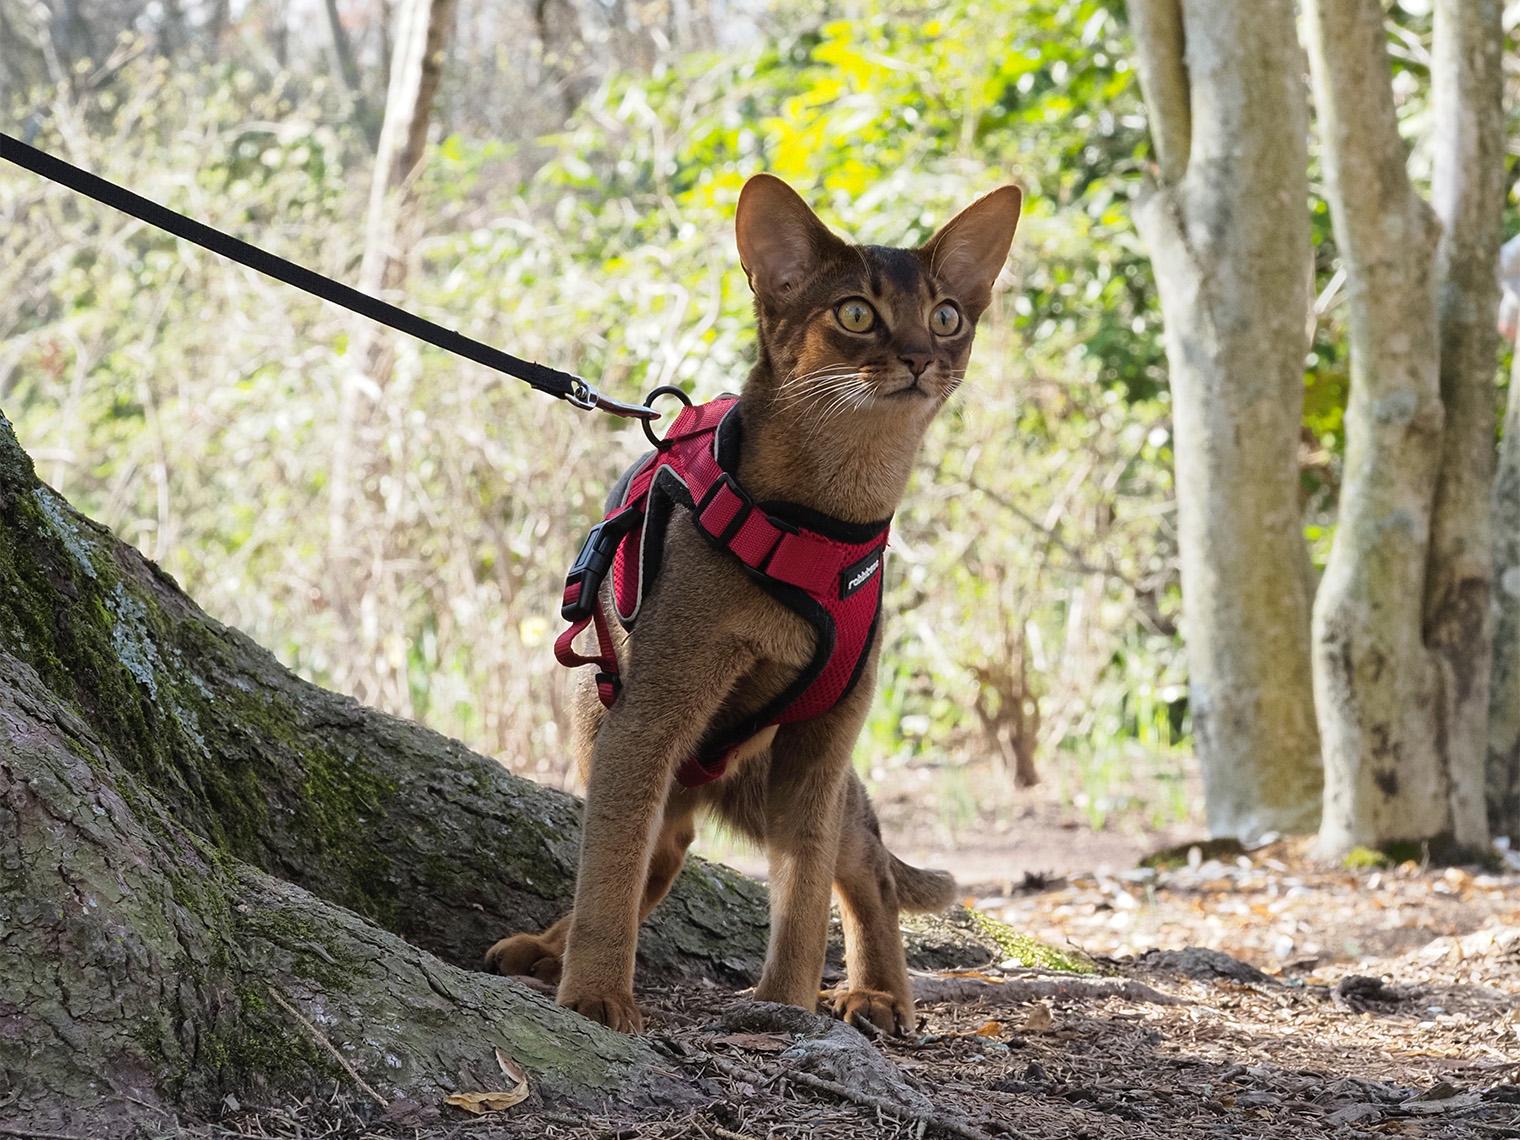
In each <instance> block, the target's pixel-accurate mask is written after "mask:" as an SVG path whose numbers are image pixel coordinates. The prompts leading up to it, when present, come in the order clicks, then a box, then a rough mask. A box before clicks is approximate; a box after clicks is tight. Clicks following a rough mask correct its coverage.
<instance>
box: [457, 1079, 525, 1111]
mask: <svg viewBox="0 0 1520 1140" xmlns="http://www.w3.org/2000/svg"><path fill="white" fill-rule="evenodd" d="M527 1099H528V1086H527V1083H526V1082H524V1083H523V1084H520V1085H518V1086H517V1087H516V1088H515V1089H513V1090H512V1091H511V1092H469V1093H454V1094H452V1095H451V1096H446V1097H444V1098H443V1103H444V1104H451V1105H453V1106H454V1107H455V1108H462V1109H464V1110H465V1111H466V1112H469V1113H473V1114H475V1115H476V1116H484V1115H485V1114H486V1113H488V1112H500V1111H502V1109H505V1108H511V1107H512V1106H513V1105H514V1104H520V1103H521V1102H522V1101H524V1100H527Z"/></svg>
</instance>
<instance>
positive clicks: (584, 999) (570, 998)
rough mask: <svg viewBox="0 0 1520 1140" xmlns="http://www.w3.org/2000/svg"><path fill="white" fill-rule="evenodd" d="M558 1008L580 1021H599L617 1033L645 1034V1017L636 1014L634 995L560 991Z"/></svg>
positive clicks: (637, 1007)
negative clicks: (572, 1012)
mask: <svg viewBox="0 0 1520 1140" xmlns="http://www.w3.org/2000/svg"><path fill="white" fill-rule="evenodd" d="M558 1001H559V1004H560V1005H562V1006H564V1007H565V1008H566V1009H573V1010H575V1012H576V1013H578V1014H580V1015H581V1016H582V1017H589V1018H590V1019H591V1020H592V1021H599V1022H601V1023H602V1024H603V1025H605V1026H606V1027H607V1028H608V1029H616V1030H617V1031H618V1032H619V1033H642V1032H644V1017H643V1015H642V1014H641V1013H639V1006H638V1002H636V1001H634V1000H633V991H632V990H625V991H610V992H607V991H601V990H595V989H587V988H580V987H576V988H567V987H565V986H563V985H562V986H560V988H559V998H558Z"/></svg>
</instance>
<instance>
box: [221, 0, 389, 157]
mask: <svg viewBox="0 0 1520 1140" xmlns="http://www.w3.org/2000/svg"><path fill="white" fill-rule="evenodd" d="M223 2H225V0H223ZM322 8H323V12H324V13H325V14H326V16H327V34H328V38H329V39H331V40H332V49H333V58H334V60H335V61H336V62H337V65H338V76H339V78H340V79H341V80H342V82H343V89H344V90H345V91H347V92H348V98H349V102H350V103H351V104H352V105H353V117H354V122H355V123H356V124H357V125H358V127H359V130H360V131H361V132H363V134H364V138H365V141H366V142H368V143H369V146H370V149H371V150H376V151H378V150H379V148H380V125H379V124H378V123H376V121H375V116H374V114H373V113H372V112H371V111H370V107H369V100H368V99H367V98H366V97H365V94H364V77H363V76H362V75H361V74H360V73H359V61H358V58H357V57H356V56H355V55H354V43H353V40H352V38H351V37H350V36H349V34H348V29H347V28H345V27H344V26H343V14H342V13H341V12H340V11H339V10H338V0H322Z"/></svg>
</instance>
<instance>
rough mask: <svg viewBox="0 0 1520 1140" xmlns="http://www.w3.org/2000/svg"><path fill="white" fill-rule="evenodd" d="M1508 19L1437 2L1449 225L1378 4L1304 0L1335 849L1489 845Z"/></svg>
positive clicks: (1462, 1)
mask: <svg viewBox="0 0 1520 1140" xmlns="http://www.w3.org/2000/svg"><path fill="white" fill-rule="evenodd" d="M1500 8H1501V5H1500V3H1499V2H1498V0H1442V2H1440V3H1438V4H1437V7H1436V37H1437V47H1436V52H1435V59H1436V62H1435V68H1436V71H1437V76H1436V80H1435V96H1436V123H1437V125H1436V134H1437V142H1438V150H1437V162H1438V167H1439V170H1438V173H1437V178H1436V187H1437V188H1436V195H1437V202H1438V205H1439V213H1440V217H1438V215H1437V212H1436V211H1433V210H1432V209H1431V208H1430V206H1428V205H1427V204H1426V203H1425V202H1424V200H1423V199H1421V198H1420V196H1419V194H1418V193H1417V192H1416V191H1415V189H1414V186H1413V184H1412V183H1411V181H1410V179H1409V176H1408V173H1407V170H1406V159H1407V155H1406V151H1405V147H1404V143H1403V140H1402V139H1401V138H1400V136H1399V132H1398V122H1397V118H1396V114H1395V109H1394V101H1393V89H1392V84H1391V70H1390V64H1389V59H1388V54H1387V49H1386V34H1387V33H1386V29H1385V26H1384V18H1383V11H1382V6H1381V4H1379V3H1378V0H1310V2H1309V4H1308V17H1309V18H1308V26H1309V30H1310V36H1309V45H1310V64H1311V72H1312V75H1313V80H1314V89H1315V99H1316V105H1317V108H1318V111H1319V122H1320V133H1321V137H1322V140H1323V153H1324V166H1325V171H1326V175H1327V182H1328V194H1329V199H1330V206H1331V214H1332V220H1333V223H1334V226H1335V233H1336V239H1337V244H1338V247H1339V251H1340V255H1341V258H1342V261H1343V263H1344V265H1345V269H1346V274H1347V281H1348V298H1349V310H1350V328H1351V334H1350V335H1351V395H1350V402H1349V406H1348V408H1347V411H1346V461H1345V476H1344V480H1343V484H1342V490H1341V499H1340V511H1339V522H1338V526H1337V531H1336V536H1335V541H1334V544H1333V547H1332V550H1331V555H1330V561H1329V565H1328V566H1327V568H1326V572H1325V577H1324V580H1323V581H1322V582H1321V584H1320V589H1319V595H1318V597H1317V598H1316V601H1315V609H1314V669H1315V673H1314V677H1315V697H1316V702H1317V705H1318V711H1319V718H1320V729H1321V733H1322V736H1323V740H1324V747H1325V808H1324V819H1323V822H1322V825H1321V829H1320V837H1319V847H1320V850H1321V852H1322V853H1323V854H1325V855H1327V856H1333V855H1338V854H1342V853H1344V852H1345V851H1347V850H1349V849H1351V848H1353V847H1358V846H1366V847H1375V848H1385V849H1386V848H1389V847H1391V846H1395V845H1399V844H1406V843H1409V844H1419V845H1423V846H1424V847H1425V848H1427V849H1429V850H1431V851H1432V852H1434V853H1436V854H1439V855H1442V856H1443V857H1445V856H1454V855H1458V854H1461V853H1470V852H1474V851H1478V850H1481V849H1482V848H1484V847H1486V845H1487V840H1488V829H1487V821H1486V819H1485V815H1484V808H1483V794H1482V765H1483V755H1484V744H1485V738H1486V717H1487V705H1488V695H1487V694H1488V677H1487V672H1488V657H1489V653H1488V638H1489V636H1490V634H1489V624H1488V621H1489V619H1488V614H1487V607H1488V598H1487V595H1488V582H1489V575H1490V573H1491V569H1490V565H1489V538H1488V529H1487V521H1486V517H1485V516H1486V511H1487V495H1488V478H1487V472H1488V471H1489V470H1490V469H1491V463H1492V459H1491V451H1492V446H1493V426H1494V425H1493V404H1492V389H1491V385H1492V382H1493V373H1494V359H1493V349H1494V341H1493V339H1492V336H1491V334H1490V333H1489V332H1488V331H1487V329H1485V328H1482V327H1480V326H1482V325H1484V324H1485V323H1486V325H1487V326H1488V327H1489V328H1491V327H1492V325H1493V322H1494V313H1495V308H1496V304H1497V294H1496V293H1495V292H1494V289H1493V286H1492V285H1491V284H1490V282H1491V281H1492V277H1493V273H1494V267H1495V261H1496V254H1497V240H1498V230H1497V221H1498V209H1499V206H1500V204H1501V201H1502V186H1501V185H1499V184H1498V183H1496V181H1495V171H1494V170H1492V169H1489V167H1497V168H1498V170H1499V171H1502V166H1499V163H1500V161H1501V155H1502V142H1503V140H1502V134H1496V132H1500V131H1502V119H1500V118H1498V117H1497V116H1498V115H1499V112H1500V108H1501V104H1500V98H1501V94H1502V93H1501V89H1500V74H1499V66H1498V65H1499V59H1498V47H1499V45H1500V44H1501V43H1502V36H1501V32H1500V23H1499V15H1500ZM1443 221H1444V222H1446V223H1447V226H1446V228H1445V229H1444V231H1443V226H1442V222H1443ZM1485 392H1487V393H1488V395H1487V396H1486V397H1485V395H1484V393H1485ZM1438 504H1439V511H1440V512H1441V514H1442V515H1443V516H1444V517H1441V518H1439V519H1438V518H1437V517H1436V515H1437V510H1438Z"/></svg>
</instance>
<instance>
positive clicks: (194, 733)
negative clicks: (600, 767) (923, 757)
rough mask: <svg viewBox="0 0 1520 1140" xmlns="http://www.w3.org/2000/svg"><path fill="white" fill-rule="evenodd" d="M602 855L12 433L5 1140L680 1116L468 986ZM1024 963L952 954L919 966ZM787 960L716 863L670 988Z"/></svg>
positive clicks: (681, 894)
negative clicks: (328, 1121) (95, 500)
mask: <svg viewBox="0 0 1520 1140" xmlns="http://www.w3.org/2000/svg"><path fill="white" fill-rule="evenodd" d="M577 843H578V826H577V820H576V805H575V803H574V801H573V800H571V799H570V797H568V796H565V795H563V794H561V793H558V792H555V791H552V790H549V789H544V788H539V787H537V786H535V785H533V784H530V783H528V782H527V781H524V780H521V779H519V778H517V777H515V776H513V775H511V774H510V773H509V772H507V771H505V770H504V769H503V768H502V767H501V766H500V765H498V764H496V763H495V762H494V761H491V760H488V759H486V758H484V757H480V756H476V755H474V754H472V753H470V752H468V751H467V750H466V749H464V748H463V747H462V746H461V745H459V744H458V743H457V742H455V741H450V740H447V739H444V738H443V737H440V736H438V735H436V734H434V733H431V732H428V731H427V730H425V729H422V728H419V727H417V726H415V725H410V724H407V723H405V722H402V721H399V720H396V719H394V718H391V717H388V716H385V715H383V714H380V713H376V712H372V711H369V710H366V709H363V708H361V707H359V706H358V705H357V704H355V703H354V702H353V701H352V700H349V699H347V698H344V697H339V696H336V695H334V694H332V693H328V692H324V691H323V690H321V689H318V688H316V687H315V686H313V685H309V684H307V683H305V682H303V681H301V680H299V679H297V678H295V677H293V676H291V675H290V674H289V673H287V672H286V671H285V670H284V669H282V668H281V667H280V666H279V665H278V664H277V663H276V662H275V661H274V660H273V658H272V657H270V655H269V654H268V653H266V652H265V651H263V650H262V649H259V648H258V647H257V646H255V645H254V644H252V643H251V642H250V641H248V639H247V638H245V637H243V636H242V635H241V634H239V633H237V632H236V631H235V630H230V629H226V628H224V627H222V626H219V625H218V624H217V623H216V622H214V621H212V620H211V619H210V618H208V617H207V616H206V615H204V614H203V613H201V612H200V611H199V610H198V609H196V608H195V606H194V605H193V604H192V603H191V602H190V601H189V600H188V599H187V598H186V597H185V596H184V595H183V594H182V593H181V592H180V591H179V590H178V588H177V587H176V586H175V584H174V582H173V581H172V580H170V579H169V578H168V577H167V576H166V575H165V574H163V573H162V572H161V571H160V570H158V569H157V567H155V566H154V565H153V564H152V563H150V562H148V561H147V560H146V559H144V558H143V557H142V556H141V555H139V554H138V553H137V552H136V551H134V550H132V549H130V548H128V547H125V546H123V545H121V544H119V543H117V542H116V541H115V540H114V539H113V538H112V537H111V536H110V534H109V533H108V532H106V531H105V530H104V529H102V528H101V527H99V526H97V525H95V524H93V523H91V522H89V521H88V520H86V519H83V518H81V517H79V516H78V515H76V514H75V513H74V512H73V511H72V510H71V509H70V508H69V506H68V505H67V504H66V503H65V502H64V501H63V500H62V499H61V498H60V497H59V496H58V495H57V494H56V493H54V492H53V491H52V490H50V489H49V488H47V487H46V486H44V485H43V484H41V483H39V482H38V480H37V479H36V476H35V474H34V472H33V470H32V466H31V463H30V460H29V459H28V458H27V457H26V455H25V454H24V453H23V452H22V451H21V449H20V447H19V445H18V444H17V442H16V439H15V437H14V435H13V434H12V432H11V428H10V425H9V423H8V422H7V421H6V420H5V419H4V417H3V415H0V1125H3V1126H4V1127H6V1128H12V1129H14V1128H31V1129H42V1130H57V1129H65V1130H73V1131H83V1132H86V1133H93V1134H98V1135H118V1134H124V1133H125V1132H126V1131H128V1129H127V1127H126V1125H125V1123H124V1121H125V1119H126V1118H127V1117H130V1116H132V1115H133V1114H135V1113H138V1112H144V1113H158V1112H161V1111H170V1112H185V1113H188V1114H190V1115H191V1116H196V1115H199V1114H204V1113H208V1112H211V1111H212V1110H214V1109H215V1108H216V1106H217V1105H218V1104H220V1102H221V1100H222V1098H223V1097H225V1096H226V1095H227V1094H228V1093H231V1094H233V1095H235V1096H237V1097H238V1098H239V1099H240V1100H241V1101H242V1102H244V1103H245V1104H264V1103H270V1102H273V1101H283V1100H286V1099H288V1098H291V1097H300V1096H304V1095H307V1094H311V1093H316V1092H319V1091H323V1090H324V1089H325V1090H330V1089H331V1087H332V1081H333V1080H337V1081H338V1082H339V1084H340V1085H341V1086H342V1087H343V1088H344V1089H345V1090H346V1091H347V1092H348V1093H350V1094H352V1095H353V1096H354V1097H356V1098H359V1099H361V1100H363V1099H366V1098H368V1099H370V1100H374V1099H375V1094H378V1097H379V1099H383V1100H385V1101H388V1102H392V1103H393V1104H394V1103H396V1102H403V1103H404V1102H407V1101H415V1102H417V1103H418V1104H419V1105H421V1106H422V1107H423V1108H424V1109H430V1108H435V1107H436V1106H437V1104H438V1101H439V1100H440V1098H441V1097H442V1096H443V1095H444V1094H445V1093H446V1092H450V1091H459V1090H461V1089H463V1090H476V1091H478V1090H481V1089H484V1088H490V1087H499V1082H501V1081H502V1080H503V1078H502V1077H501V1074H500V1070H499V1069H498V1067H497V1064H496V1061H495V1057H494V1053H493V1050H494V1049H497V1048H500V1049H501V1050H502V1051H503V1052H504V1053H506V1054H507V1055H509V1056H510V1057H512V1058H513V1059H514V1060H516V1061H517V1062H519V1063H520V1064H521V1065H522V1066H523V1067H524V1068H525V1069H526V1070H527V1072H528V1074H529V1077H530V1082H531V1084H532V1086H533V1088H534V1089H535V1091H536V1094H537V1095H538V1096H540V1097H542V1098H545V1099H549V1100H566V1101H572V1102H575V1101H588V1102H589V1101H596V1102H600V1100H601V1099H602V1098H603V1097H608V1096H610V1097H614V1098H618V1099H624V1100H627V1099H629V1098H632V1103H633V1104H634V1106H635V1107H637V1106H638V1105H639V1104H640V1103H642V1100H643V1099H645V1098H647V1099H648V1100H650V1101H653V1100H659V1101H661V1102H663V1103H664V1104H666V1106H667V1107H668V1106H669V1105H670V1104H676V1105H679V1104H681V1103H683V1101H684V1099H686V1098H687V1097H689V1095H690V1092H689V1090H688V1089H687V1088H686V1086H684V1085H682V1084H680V1083H678V1082H677V1081H675V1080H674V1079H671V1078H669V1075H668V1074H663V1073H662V1071H661V1070H660V1068H659V1066H657V1065H656V1064H655V1058H654V1055H653V1054H652V1053H651V1051H650V1050H649V1049H648V1048H647V1047H646V1046H644V1045H643V1044H641V1043H639V1042H636V1041H632V1040H629V1039H627V1038H622V1037H618V1036H616V1035H613V1034H609V1033H607V1032H605V1031H603V1030H601V1029H600V1028H599V1027H597V1026H594V1025H592V1024H591V1023H590V1022H587V1021H584V1020H583V1019H581V1018H579V1017H576V1016H574V1015H571V1014H569V1013H567V1012H565V1011H562V1010H560V1009H559V1008H558V1007H557V1006H555V1005H553V1004H552V1003H551V1002H549V1001H547V1000H546V999H543V998H541V997H540V996H539V995H537V994H536V993H534V992H533V991H531V990H528V989H526V988H525V987H522V986H521V985H519V984H518V983H516V982H515V981H513V980H511V979H505V978H495V977H493V976H490V975H486V974H483V973H475V972H470V971H469V970H468V969H466V968H467V967H471V966H474V965H476V964H477V963H478V962H479V960H480V956H481V954H482V952H483V951H484V950H485V949H486V948H487V947H488V946H489V945H490V944H491V943H492V942H493V941H494V940H495V939H496V938H498V937H500V936H501V935H502V934H503V933H506V932H509V931H512V930H521V929H534V928H537V927H539V926H541V925H543V924H544V923H546V922H547V921H549V920H551V919H552V918H554V917H556V916H557V915H558V914H559V913H561V912H562V911H563V909H564V908H565V907H566V906H567V905H568V904H569V900H570V898H571V896H572V894H573V888H574V874H575V863H576V855H577V850H576V848H577ZM998 937H999V934H998V932H997V931H995V930H987V929H983V928H977V927H972V928H970V929H967V928H966V927H964V926H960V925H955V924H953V923H948V924H941V925H938V926H931V927H930V928H928V929H926V930H925V932H924V933H923V934H922V935H920V936H918V937H916V938H915V939H914V940H913V941H912V942H911V943H910V947H911V957H912V960H913V961H914V962H915V963H916V964H918V965H920V966H930V967H932V966H940V965H949V964H960V965H970V964H975V963H978V962H985V961H986V960H988V959H989V958H990V957H994V956H1006V955H1005V954H1002V953H1001V952H1000V951H999V950H998V949H997V948H996V947H997V940H998ZM765 943H766V901H765V894H764V891H763V889H762V888H761V887H760V886H759V885H758V884H756V883H754V882H752V881H750V880H747V879H745V878H743V877H742V876H739V875H736V874H734V873H733V872H730V871H727V870H725V869H723V868H719V867H714V866H712V865H709V864H705V863H703V862H702V861H700V860H693V861H692V862H691V864H690V865H689V866H688V867H687V869H686V870H685V871H683V872H682V875H681V877H680V878H679V880H678V881H677V883H676V886H675V889H674V890H673V891H672V892H671V896H670V898H669V899H667V900H666V902H665V903H664V904H663V905H662V906H661V907H660V908H659V909H658V910H657V911H656V912H655V915H654V916H653V917H652V918H651V919H650V921H649V922H648V923H647V924H646V926H645V929H644V931H643V934H642V937H641V940H640V947H639V950H640V970H641V980H644V981H647V980H650V979H664V980H673V979H680V978H689V977H693V976H698V975H703V976H708V977H712V978H716V979H719V980H725V981H728V982H730V983H735V982H748V981H750V980H751V979H752V978H753V977H754V975H755V974H756V973H757V972H758V969H759V965H760V962H761V959H762V957H763V955H764V951H765ZM461 967H466V968H461ZM335 1055H341V1056H342V1058H343V1060H344V1063H345V1064H346V1065H347V1068H344V1067H343V1065H340V1064H339V1063H338V1062H337V1061H335V1060H334V1056H335ZM492 1081H495V1082H498V1086H493V1085H491V1084H490V1082H492ZM360 1082H363V1083H362V1084H361V1083H360ZM365 1086H368V1089H369V1090H370V1091H365ZM145 1106H146V1107H145ZM375 1107H376V1109H377V1110H378V1103H376V1106H375ZM152 1120H153V1123H154V1124H155V1126H157V1125H158V1124H161V1123H162V1118H161V1117H158V1116H154V1117H153V1118H152Z"/></svg>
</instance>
